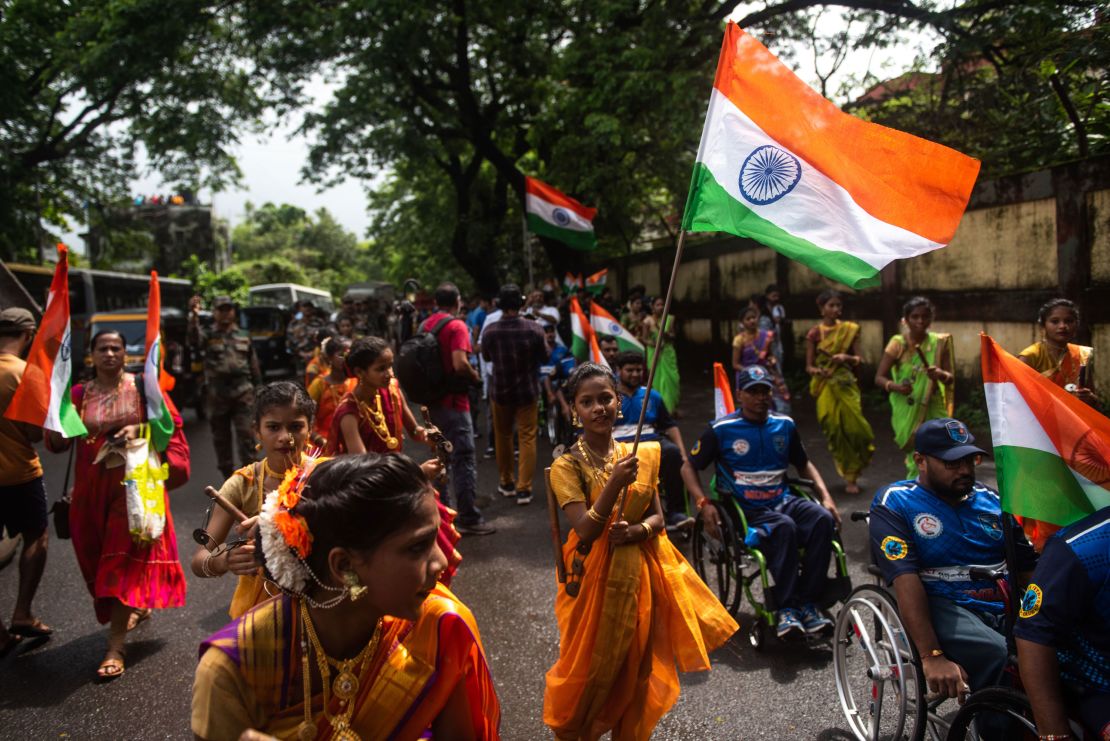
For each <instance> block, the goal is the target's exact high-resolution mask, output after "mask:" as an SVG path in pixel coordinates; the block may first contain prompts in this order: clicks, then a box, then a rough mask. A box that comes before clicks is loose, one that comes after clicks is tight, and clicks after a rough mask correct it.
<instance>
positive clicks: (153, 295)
mask: <svg viewBox="0 0 1110 741" xmlns="http://www.w3.org/2000/svg"><path fill="white" fill-rule="evenodd" d="M161 322H162V289H161V287H160V286H159V285H158V273H157V271H154V270H151V271H150V297H149V298H148V300H147V305H146V363H145V364H144V366H143V395H144V396H145V397H146V418H147V421H148V422H149V423H150V442H151V444H152V445H154V448H155V450H159V451H161V450H165V449H166V446H167V445H168V444H169V441H170V437H172V436H173V415H174V413H176V411H177V410H176V409H174V408H173V402H172V401H170V399H169V397H168V396H167V395H166V392H167V391H169V390H170V389H172V388H173V385H174V378H173V376H171V375H170V374H169V373H166V371H165V369H163V367H162V333H161Z"/></svg>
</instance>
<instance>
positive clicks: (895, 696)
mask: <svg viewBox="0 0 1110 741" xmlns="http://www.w3.org/2000/svg"><path fill="white" fill-rule="evenodd" d="M868 516H869V513H868V512H853V513H852V514H851V519H852V521H854V522H859V521H867V520H868ZM1007 532H1008V530H1007ZM867 570H868V573H870V574H871V575H872V576H873V577H874V578H875V582H874V583H873V584H864V585H861V586H859V587H857V588H856V589H854V590H852V592H851V594H849V595H848V598H847V599H846V600H845V601H844V605H843V607H842V608H841V610H840V613H839V614H838V615H837V619H836V626H835V628H834V630H833V671H834V672H835V677H836V691H837V695H838V698H839V700H840V706H841V709H842V710H843V711H844V717H845V718H846V719H847V721H848V725H849V727H850V729H851V731H852V734H853V735H854V736H855V737H856V738H857V739H860V741H878V739H907V740H909V741H920V740H921V739H929V741H943V740H944V739H947V740H948V741H965V739H972V740H974V741H979V739H993V738H1006V739H1011V738H1012V739H1024V738H1033V739H1035V738H1036V737H1037V731H1036V725H1035V724H1034V722H1033V712H1032V708H1031V706H1030V704H1029V700H1028V698H1026V696H1025V695H1024V694H1023V693H1022V692H1021V691H1020V690H1018V689H1015V688H1013V687H1006V686H1001V685H999V686H993V687H985V688H983V689H981V690H978V691H976V692H973V693H972V694H970V695H969V696H968V697H967V698H966V700H965V701H964V704H963V705H961V706H959V709H958V711H957V712H955V713H952V712H950V711H949V712H946V713H943V714H942V711H941V706H942V705H943V704H944V703H945V702H946V701H947V699H948V698H946V697H936V696H929V695H928V694H927V693H928V686H927V685H926V682H925V674H924V672H923V671H922V668H921V657H920V656H919V655H918V653H917V649H916V647H915V646H914V645H913V641H912V640H911V639H910V636H909V633H908V632H907V631H906V629H905V626H904V625H903V623H902V619H901V616H900V615H899V613H898V605H897V603H896V602H895V599H894V595H893V594H892V592H891V591H890V590H888V589H887V588H886V587H885V586H883V584H882V572H881V571H880V570H879V567H878V566H876V565H875V564H873V563H872V564H869V565H868V567H867ZM970 572H971V576H972V577H973V578H975V579H980V580H985V581H996V582H1001V581H1003V580H1005V579H1006V578H1007V577H1006V573H1007V572H1006V571H1003V570H993V569H989V568H982V567H972V568H971V569H970ZM1004 592H1006V590H1004ZM1007 593H1008V592H1007ZM1009 602H1010V601H1009V600H1008V599H1007V616H1008V619H1007V641H1008V643H1010V644H1011V660H1010V663H1009V666H1008V667H1007V671H1008V672H1009V673H1010V674H1011V675H1013V678H1014V680H1015V682H1016V683H1017V685H1018V686H1020V678H1018V676H1017V662H1016V657H1015V654H1014V651H1013V646H1012V640H1011V637H1012V626H1013V620H1012V618H1011V615H1012V605H1010V603H1009ZM987 715H989V716H991V717H992V718H993V720H992V721H990V723H989V726H991V727H993V730H989V729H988V730H987V732H983V731H982V730H981V729H980V725H981V721H982V719H983V718H984V717H985V716H987ZM1001 729H1005V730H1001ZM1072 733H1073V735H1074V736H1075V737H1076V738H1078V739H1082V738H1083V733H1082V729H1081V728H1080V727H1079V725H1078V724H1076V723H1074V722H1073V723H1072Z"/></svg>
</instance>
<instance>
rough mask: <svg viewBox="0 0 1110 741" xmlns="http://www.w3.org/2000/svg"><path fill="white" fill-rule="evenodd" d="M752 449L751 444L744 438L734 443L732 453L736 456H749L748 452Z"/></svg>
mask: <svg viewBox="0 0 1110 741" xmlns="http://www.w3.org/2000/svg"><path fill="white" fill-rule="evenodd" d="M751 449H752V445H751V443H749V442H748V441H747V440H745V439H744V438H740V439H739V440H736V441H735V442H733V443H732V452H733V453H736V455H747V454H748V451H749V450H751Z"/></svg>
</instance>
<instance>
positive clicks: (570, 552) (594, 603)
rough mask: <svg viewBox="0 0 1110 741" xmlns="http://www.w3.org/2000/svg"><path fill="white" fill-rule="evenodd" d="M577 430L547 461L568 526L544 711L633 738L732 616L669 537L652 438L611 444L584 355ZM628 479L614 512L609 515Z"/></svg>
mask: <svg viewBox="0 0 1110 741" xmlns="http://www.w3.org/2000/svg"><path fill="white" fill-rule="evenodd" d="M568 391H569V392H570V394H571V396H572V398H573V399H574V410H575V413H576V414H577V415H578V416H579V417H580V418H581V420H582V427H583V429H582V436H581V437H580V438H579V441H578V443H576V444H575V446H574V447H573V448H572V449H571V452H569V453H566V454H564V455H563V456H561V457H560V458H559V459H558V460H556V461H555V463H554V465H553V466H552V467H551V487H552V490H553V492H554V494H555V496H556V498H557V499H558V502H559V504H560V506H561V507H562V508H563V511H564V512H565V514H566V516H567V519H568V520H569V521H570V523H571V525H572V527H573V529H572V530H571V532H570V536H569V537H568V539H567V542H566V544H565V546H564V548H563V558H564V561H565V562H566V563H569V564H570V568H569V575H568V583H567V584H566V585H565V588H564V589H561V590H560V591H559V594H558V596H557V597H556V598H555V615H556V618H557V619H558V622H559V635H560V643H559V660H558V661H557V662H556V663H555V665H554V666H553V667H552V668H551V669H550V670H549V671H548V673H547V688H546V691H545V693H544V708H543V719H544V723H546V724H547V725H548V726H549V727H550V728H551V729H552V731H554V733H555V736H556V737H557V738H560V739H591V740H592V739H597V738H599V737H601V736H602V735H603V734H605V733H607V732H610V731H612V734H613V736H612V737H613V739H614V740H615V741H641V740H642V739H647V738H649V737H650V736H651V733H652V730H653V729H654V728H655V726H656V724H657V723H658V722H659V720H660V719H661V718H662V717H663V715H664V714H666V713H667V711H668V710H670V708H671V707H672V706H673V705H674V703H675V701H676V700H677V699H678V695H679V682H678V670H681V671H684V672H689V671H702V670H706V669H708V668H709V652H710V651H712V650H713V649H715V648H717V647H718V646H720V645H722V644H723V643H724V642H725V641H727V640H728V638H729V636H731V635H732V634H733V633H734V632H735V631H736V630H737V628H738V626H737V624H736V621H735V620H733V619H732V617H731V616H730V615H729V614H728V612H727V611H726V610H725V609H724V608H723V607H722V606H721V604H720V603H719V602H718V601H717V598H716V597H714V596H713V594H712V593H711V592H710V591H709V590H708V589H707V588H706V587H705V585H704V584H703V583H702V582H701V580H700V579H699V578H698V577H697V575H696V574H695V573H694V570H693V569H692V568H690V565H689V564H688V563H686V561H685V559H684V558H683V557H682V554H681V553H679V552H678V550H677V549H676V548H675V547H674V546H673V545H672V544H671V542H670V541H669V540H668V539H667V534H666V531H665V529H664V527H663V511H662V508H661V506H660V503H659V492H658V480H659V445H658V443H643V444H641V445H640V448H639V450H638V451H637V455H636V456H632V455H631V454H630V453H631V450H632V446H631V445H626V444H623V443H617V442H614V441H613V439H612V428H613V424H614V422H615V420H616V417H617V413H618V410H619V409H620V401H619V399H620V397H619V395H618V394H617V393H616V389H615V386H614V383H613V379H612V375H611V374H610V373H609V371H608V370H607V369H605V368H603V367H601V366H599V365H595V364H593V363H585V364H583V365H581V366H579V367H578V368H577V369H575V371H574V373H572V374H571V378H570V380H569V381H568ZM625 487H628V494H627V497H626V500H625V502H624V513H623V515H624V516H621V513H619V512H618V511H617V499H618V496H619V495H620V492H621V490H622V489H624V488H625Z"/></svg>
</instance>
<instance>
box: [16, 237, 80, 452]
mask: <svg viewBox="0 0 1110 741" xmlns="http://www.w3.org/2000/svg"><path fill="white" fill-rule="evenodd" d="M72 375H73V347H72V345H71V343H70V321H69V258H68V252H67V250H66V246H65V245H64V244H60V243H59V244H58V265H57V266H56V267H55V268H54V279H53V280H52V281H51V282H50V293H49V294H48V295H47V298H46V310H45V311H44V312H43V315H42V323H41V324H40V325H39V329H38V333H37V334H36V335H35V339H34V341H33V342H32V343H31V350H30V352H29V353H28V354H27V368H26V369H25V370H24V371H23V380H22V381H20V383H19V387H18V388H17V389H16V390H15V394H13V395H12V400H11V402H10V403H9V404H8V408H7V410H6V411H5V412H4V416H5V417H7V418H8V419H11V420H15V421H17V422H26V423H27V424H30V425H34V426H36V427H42V428H43V429H44V430H52V431H54V432H58V433H61V435H62V436H63V437H76V436H78V435H84V434H86V433H87V432H88V430H86V429H85V424H84V423H83V422H82V421H81V415H80V414H79V413H78V412H77V410H76V409H74V407H73V401H72V400H71V399H70V395H69V391H70V385H71V383H70V379H71V377H72Z"/></svg>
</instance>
